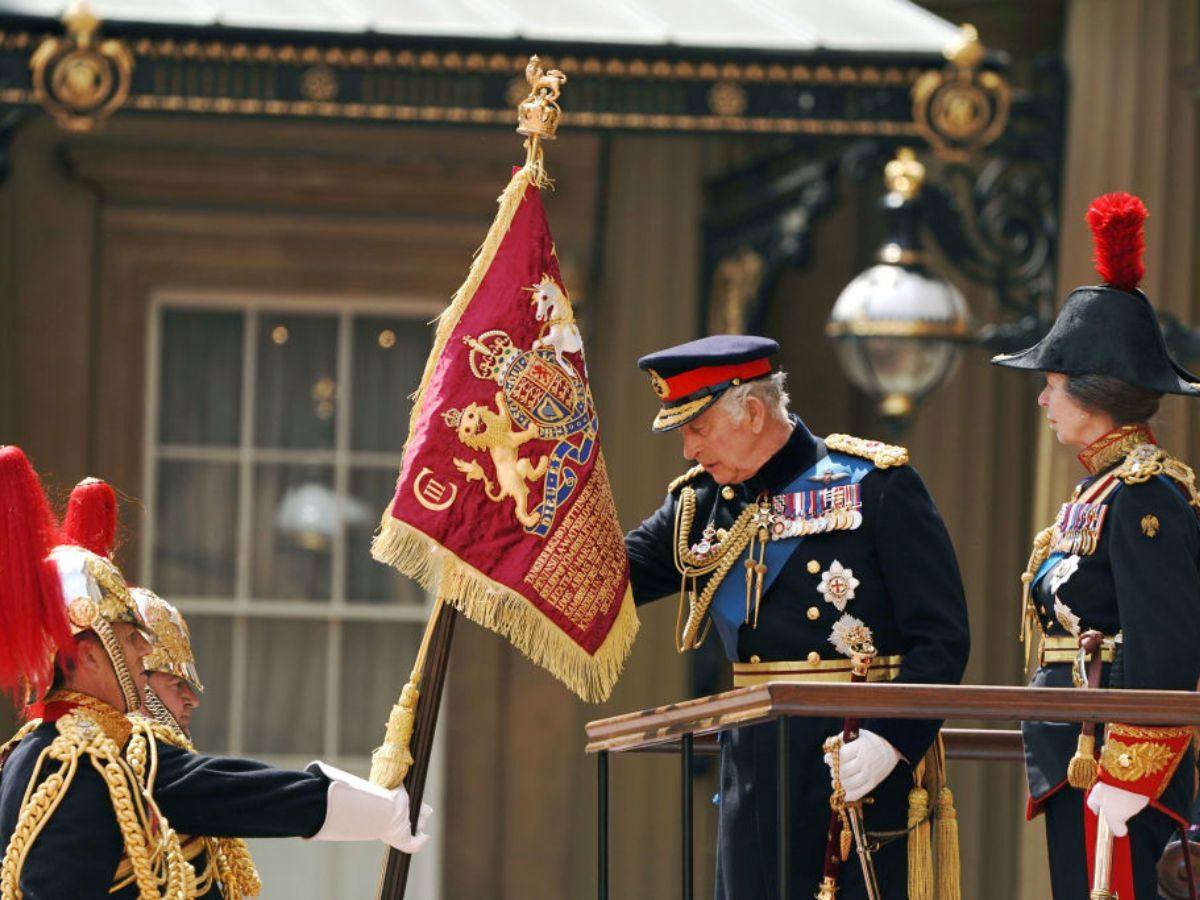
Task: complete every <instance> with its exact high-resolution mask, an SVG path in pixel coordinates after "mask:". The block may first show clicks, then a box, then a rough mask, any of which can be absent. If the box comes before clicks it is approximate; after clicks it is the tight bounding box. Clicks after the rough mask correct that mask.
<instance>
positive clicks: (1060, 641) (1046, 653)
mask: <svg viewBox="0 0 1200 900" xmlns="http://www.w3.org/2000/svg"><path fill="white" fill-rule="evenodd" d="M1114 649H1115V648H1114V645H1113V639H1112V638H1111V637H1109V636H1108V635H1105V636H1104V643H1102V644H1101V645H1100V659H1102V660H1103V661H1104V662H1106V663H1110V662H1112V661H1113V650H1114ZM1078 655H1079V638H1077V637H1075V636H1074V635H1071V634H1043V635H1042V643H1041V644H1040V645H1039V647H1038V665H1041V666H1044V665H1047V664H1049V663H1073V662H1075V657H1076V656H1078Z"/></svg>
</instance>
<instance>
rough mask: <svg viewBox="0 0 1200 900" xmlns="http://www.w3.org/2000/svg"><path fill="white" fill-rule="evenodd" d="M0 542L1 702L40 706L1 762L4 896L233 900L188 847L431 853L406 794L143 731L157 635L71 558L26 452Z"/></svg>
mask: <svg viewBox="0 0 1200 900" xmlns="http://www.w3.org/2000/svg"><path fill="white" fill-rule="evenodd" d="M105 487H107V486H105ZM112 506H113V507H114V509H115V498H114V499H113V500H112ZM105 532H106V529H105V527H100V528H95V529H94V528H90V527H89V528H80V529H79V530H78V531H77V532H76V533H77V534H79V535H81V538H80V540H81V541H82V542H84V543H90V542H93V541H98V542H100V543H103V541H104V540H105V538H104V536H103V535H104V534H105ZM108 533H111V532H108ZM0 535H3V540H0V579H3V581H2V583H0V689H4V690H7V691H8V692H10V693H12V694H13V695H14V697H16V698H17V700H18V702H29V701H35V702H33V703H32V705H30V706H29V707H28V708H27V710H26V715H27V719H28V721H27V723H26V724H25V726H24V727H22V728H21V730H20V731H19V732H18V733H17V735H15V736H14V737H13V738H12V739H11V740H10V741H8V742H7V743H5V744H4V745H2V746H0V896H3V897H5V898H9V897H12V898H19V897H22V896H24V897H27V898H30V900H39V898H55V900H57V898H65V897H71V898H81V900H84V898H103V897H139V898H155V897H169V898H172V900H184V898H191V897H195V896H204V897H208V898H218V897H221V893H220V890H219V888H218V886H217V885H216V884H215V883H213V884H207V885H206V884H205V883H203V882H199V883H198V882H197V877H196V871H195V869H194V867H193V866H192V864H191V862H190V861H189V859H188V856H187V854H186V853H185V851H184V848H183V841H182V840H181V838H180V834H181V833H182V834H188V835H205V836H215V837H226V836H234V835H242V836H247V837H270V836H278V837H284V836H307V837H311V838H313V839H315V840H382V841H385V842H386V843H388V844H390V845H391V846H393V847H397V848H399V849H401V850H404V851H406V852H416V851H417V850H419V849H420V848H421V847H422V846H423V844H424V843H425V840H426V837H425V836H424V835H422V834H420V833H418V834H416V835H414V834H412V832H411V830H410V827H409V815H408V796H407V794H405V793H404V792H403V789H397V790H393V791H387V790H384V789H382V788H379V787H376V786H374V785H371V784H369V783H367V782H365V781H364V780H363V779H359V778H356V777H355V776H353V775H350V774H349V773H346V772H342V771H341V770H339V769H336V768H334V767H332V766H329V765H327V764H325V763H314V764H313V765H312V766H310V767H309V768H308V769H307V770H305V771H300V772H291V771H286V770H282V769H275V768H273V767H271V766H267V765H264V764H262V763H257V762H254V761H252V760H245V759H236V758H231V757H211V756H203V755H199V754H195V753H192V752H189V750H187V749H185V748H183V747H177V746H172V745H171V744H170V743H169V742H159V741H158V740H157V733H156V731H155V730H154V729H152V728H145V727H142V726H141V725H140V724H139V722H138V721H137V720H136V719H135V718H131V714H132V713H134V712H135V711H136V710H137V709H138V707H139V705H140V703H141V696H142V691H143V690H144V688H145V685H146V680H145V679H146V676H145V673H144V671H143V666H142V659H143V658H144V657H145V656H146V655H148V653H149V652H150V650H151V646H150V644H149V642H148V641H147V639H146V634H147V633H148V632H149V627H148V624H147V622H146V621H145V619H144V618H143V616H142V614H141V612H140V611H139V609H138V606H137V603H136V602H135V601H134V599H133V596H132V594H131V592H130V589H129V587H128V585H127V584H126V582H125V579H124V577H123V576H122V574H121V572H120V570H119V569H118V568H117V567H116V566H115V565H114V564H113V562H112V561H111V560H110V559H108V558H107V557H106V556H105V555H102V554H100V553H96V552H93V551H92V550H89V549H87V548H85V547H84V546H80V545H79V544H78V543H71V542H70V538H69V535H68V536H66V538H67V539H66V540H65V542H61V543H60V540H63V538H64V536H62V535H60V533H59V529H58V526H57V523H56V521H55V518H54V516H53V514H52V513H51V511H50V507H49V504H48V503H47V501H46V497H45V493H44V491H43V490H42V486H41V484H40V482H39V480H38V478H37V475H36V473H35V472H34V471H33V468H32V466H30V464H29V461H28V460H27V459H26V457H25V455H24V453H22V452H21V450H20V449H19V448H16V447H0ZM109 540H111V538H109ZM138 740H140V741H142V744H141V746H140V747H138V746H135V743H136V742H137V741H138ZM176 829H178V831H177V830H176Z"/></svg>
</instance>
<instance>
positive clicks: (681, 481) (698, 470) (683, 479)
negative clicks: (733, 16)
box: [667, 466, 704, 494]
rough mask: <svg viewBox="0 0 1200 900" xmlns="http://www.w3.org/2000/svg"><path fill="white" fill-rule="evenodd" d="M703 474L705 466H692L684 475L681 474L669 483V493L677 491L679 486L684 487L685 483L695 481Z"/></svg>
mask: <svg viewBox="0 0 1200 900" xmlns="http://www.w3.org/2000/svg"><path fill="white" fill-rule="evenodd" d="M703 474H704V466H692V467H691V468H690V469H688V470H687V471H686V472H684V473H683V474H682V475H680V476H679V477H678V478H676V479H675V480H674V481H672V482H671V483H670V484H668V485H667V493H668V494H673V493H675V491H677V490H678V489H679V488H681V487H683V485H685V484H687V483H688V482H689V481H694V480H695V479H697V478H699V477H700V476H701V475H703Z"/></svg>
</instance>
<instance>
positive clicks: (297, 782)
mask: <svg viewBox="0 0 1200 900" xmlns="http://www.w3.org/2000/svg"><path fill="white" fill-rule="evenodd" d="M57 734H58V732H57V727H56V726H55V724H54V723H51V722H44V723H42V724H41V725H39V726H38V727H37V728H36V729H34V731H33V732H32V733H30V734H28V735H27V736H26V737H25V738H24V739H23V740H22V741H21V743H20V744H18V745H17V747H16V748H14V749H13V751H12V753H11V755H10V756H9V757H8V759H7V761H6V762H4V763H3V768H2V769H0V855H2V854H3V852H4V850H5V848H7V846H8V842H9V838H10V836H11V835H12V831H13V828H14V827H15V825H16V821H17V816H18V813H19V811H20V806H21V801H22V799H23V798H24V795H25V789H26V786H27V785H28V784H29V780H30V778H31V776H32V773H33V769H34V766H35V764H36V762H37V758H38V756H39V755H40V754H41V752H42V751H43V750H44V749H45V748H46V747H48V746H49V745H50V743H51V742H52V741H53V740H54V738H55V737H56V736H57ZM57 768H58V764H57V763H56V762H54V761H53V760H47V762H46V763H45V764H44V765H43V766H42V774H43V775H47V774H49V773H50V772H52V771H55V770H57ZM328 791H329V779H328V778H326V777H325V776H324V775H322V774H320V773H319V772H294V771H287V770H284V769H276V768H274V767H272V766H268V765H266V764H265V763H260V762H255V761H254V760H249V759H238V758H232V757H219V756H202V755H198V754H195V753H190V752H188V751H186V750H182V749H180V748H178V747H171V746H168V745H167V744H163V743H160V744H159V746H158V774H157V776H156V778H155V785H154V799H155V800H156V801H157V803H158V806H159V809H161V810H162V812H163V815H164V816H166V818H167V820H168V822H169V823H170V825H171V827H172V828H173V829H175V831H176V832H178V833H180V834H197V835H205V836H209V837H249V838H254V837H310V836H312V835H313V834H316V832H317V831H319V830H320V828H321V825H322V824H323V823H324V821H325V805H326V797H327V795H328ZM123 850H124V842H123V840H122V838H121V832H120V830H119V828H118V826H117V821H116V817H115V816H114V814H113V807H112V800H111V798H110V796H109V793H108V786H107V785H106V784H105V782H104V779H103V778H102V777H101V775H100V774H99V772H97V771H96V769H95V768H94V767H93V766H92V764H91V762H90V760H89V759H88V758H87V757H86V756H85V757H84V758H81V760H80V763H79V766H78V769H77V770H76V773H75V778H74V780H73V781H72V783H71V785H70V787H69V788H68V790H67V791H66V793H65V795H64V796H63V799H62V802H61V803H60V805H59V806H58V808H57V809H56V810H55V812H54V813H53V815H52V816H51V817H50V819H49V821H48V822H47V824H46V826H45V828H44V829H43V830H42V832H41V833H40V834H39V835H38V837H37V839H36V840H35V841H34V843H33V846H32V848H31V849H30V851H29V855H28V857H27V858H26V860H25V865H24V867H23V868H22V870H21V877H20V885H21V890H22V891H23V892H24V895H25V900H65V898H71V900H104V898H109V897H118V898H126V897H130V898H133V897H136V896H137V886H136V884H131V885H129V886H128V887H127V888H125V889H124V890H122V891H120V892H119V893H116V894H110V893H109V892H108V891H109V888H110V887H111V886H112V884H113V875H114V873H115V872H116V871H117V866H118V864H119V863H120V861H121V857H122V854H123ZM196 865H198V866H202V865H203V860H197V861H196ZM197 871H199V869H197ZM205 896H206V897H209V898H212V897H219V896H220V894H219V892H216V891H215V890H214V891H210V892H209V893H208V894H206V895H205Z"/></svg>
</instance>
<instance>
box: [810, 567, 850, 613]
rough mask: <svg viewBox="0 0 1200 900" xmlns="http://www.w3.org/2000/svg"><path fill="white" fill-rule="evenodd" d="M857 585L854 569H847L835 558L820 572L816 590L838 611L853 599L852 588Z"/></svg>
mask: <svg viewBox="0 0 1200 900" xmlns="http://www.w3.org/2000/svg"><path fill="white" fill-rule="evenodd" d="M856 587H858V579H857V578H855V577H854V570H852V569H847V568H846V567H845V566H843V565H842V564H841V563H840V562H838V561H837V560H836V559H835V560H834V561H833V562H832V563H831V564H830V566H829V568H828V569H827V570H826V571H824V572H822V573H821V583H820V584H818V585H817V590H818V591H820V592H821V596H822V597H824V598H825V602H826V603H832V604H833V605H834V607H835V608H836V609H837V611H838V612H841V611H842V610H844V609H845V608H846V604H847V603H848V602H849V601H851V600H853V599H854V589H855V588H856Z"/></svg>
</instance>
